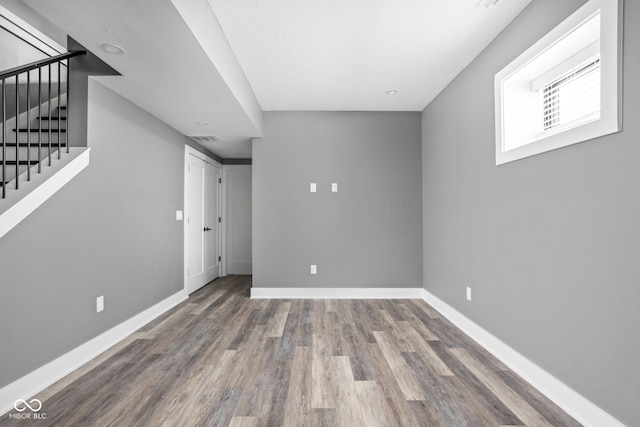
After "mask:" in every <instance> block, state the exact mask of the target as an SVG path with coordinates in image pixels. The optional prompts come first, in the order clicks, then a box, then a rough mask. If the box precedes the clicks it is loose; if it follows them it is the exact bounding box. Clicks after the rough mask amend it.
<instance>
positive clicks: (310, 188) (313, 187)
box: [309, 182, 316, 193]
mask: <svg viewBox="0 0 640 427" xmlns="http://www.w3.org/2000/svg"><path fill="white" fill-rule="evenodd" d="M309 191H310V192H311V193H315V192H316V183H315V182H312V183H311V184H310V185H309Z"/></svg>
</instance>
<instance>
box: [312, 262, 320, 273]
mask: <svg viewBox="0 0 640 427" xmlns="http://www.w3.org/2000/svg"><path fill="white" fill-rule="evenodd" d="M311 274H318V266H317V265H315V264H311Z"/></svg>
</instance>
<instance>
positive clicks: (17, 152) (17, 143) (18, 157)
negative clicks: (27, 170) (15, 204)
mask: <svg viewBox="0 0 640 427" xmlns="http://www.w3.org/2000/svg"><path fill="white" fill-rule="evenodd" d="M19 77H20V76H19V75H16V190H17V189H18V187H19V184H18V182H19V181H20V180H19V179H18V176H19V175H20V96H19V95H20V91H19V89H20V81H19Z"/></svg>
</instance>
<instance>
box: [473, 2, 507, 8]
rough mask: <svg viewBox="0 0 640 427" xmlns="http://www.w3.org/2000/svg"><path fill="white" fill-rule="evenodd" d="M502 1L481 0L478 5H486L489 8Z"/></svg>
mask: <svg viewBox="0 0 640 427" xmlns="http://www.w3.org/2000/svg"><path fill="white" fill-rule="evenodd" d="M500 3H502V0H480V2H479V3H478V4H477V5H476V7H484V8H487V9H488V8H490V7H494V6H498V5H499V4H500Z"/></svg>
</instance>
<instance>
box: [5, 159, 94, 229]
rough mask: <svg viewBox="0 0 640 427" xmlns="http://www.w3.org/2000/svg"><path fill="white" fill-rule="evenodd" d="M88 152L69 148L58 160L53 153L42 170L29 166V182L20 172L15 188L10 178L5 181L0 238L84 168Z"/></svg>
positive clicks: (86, 163) (87, 163)
mask: <svg viewBox="0 0 640 427" xmlns="http://www.w3.org/2000/svg"><path fill="white" fill-rule="evenodd" d="M65 151H66V150H65ZM89 151H90V148H87V147H72V148H70V150H69V153H68V154H67V153H65V154H64V155H63V156H62V158H61V159H59V160H58V159H57V156H52V159H51V166H47V163H46V162H45V163H43V166H42V173H37V166H34V167H33V168H32V170H31V181H27V180H26V179H25V178H24V174H23V175H21V176H20V188H19V189H18V190H16V189H15V183H14V182H13V181H12V182H10V183H8V184H7V193H6V198H5V199H0V238H2V236H4V235H5V234H7V233H8V232H9V231H10V230H11V229H12V228H13V227H15V226H16V225H18V224H19V223H20V222H21V221H22V220H23V219H25V218H26V217H27V216H28V215H29V214H30V213H31V212H33V211H34V210H36V209H37V208H38V207H39V206H40V205H42V204H43V203H44V202H45V201H46V200H47V199H49V197H51V196H53V195H54V194H55V193H56V192H57V191H58V190H59V189H61V188H62V187H64V186H65V185H66V184H67V183H68V182H69V181H71V180H72V179H73V178H74V177H75V176H76V175H78V174H79V173H80V172H81V171H82V170H83V169H84V168H86V167H87V166H88V165H89Z"/></svg>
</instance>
